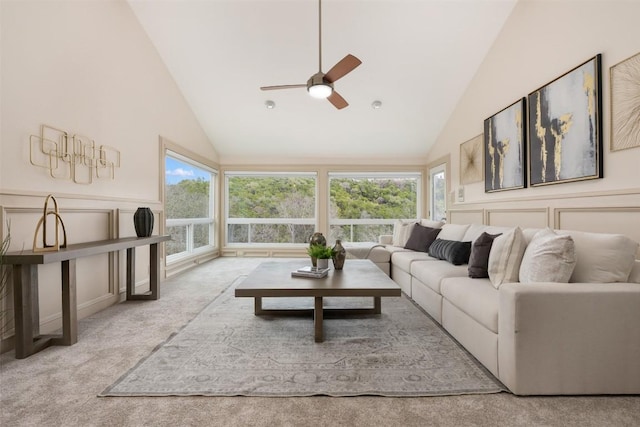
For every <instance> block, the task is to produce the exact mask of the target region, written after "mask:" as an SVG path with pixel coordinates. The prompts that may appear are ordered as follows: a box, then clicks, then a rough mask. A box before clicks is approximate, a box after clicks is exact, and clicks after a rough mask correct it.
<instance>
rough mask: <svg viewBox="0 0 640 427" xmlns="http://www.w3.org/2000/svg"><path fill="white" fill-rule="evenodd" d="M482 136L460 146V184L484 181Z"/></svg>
mask: <svg viewBox="0 0 640 427" xmlns="http://www.w3.org/2000/svg"><path fill="white" fill-rule="evenodd" d="M483 151H484V150H483V149H482V134H480V135H478V136H476V137H474V138H471V139H470V140H468V141H466V142H463V143H462V144H460V184H461V185H466V184H471V183H474V182H480V181H482V179H483V176H484V175H483V172H482V166H483V160H482V154H483Z"/></svg>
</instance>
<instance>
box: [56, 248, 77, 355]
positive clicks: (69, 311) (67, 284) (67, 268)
mask: <svg viewBox="0 0 640 427" xmlns="http://www.w3.org/2000/svg"><path fill="white" fill-rule="evenodd" d="M77 342H78V301H77V296H76V260H75V259H70V260H68V261H62V340H61V342H60V343H61V344H62V345H73V344H75V343H77Z"/></svg>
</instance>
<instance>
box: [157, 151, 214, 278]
mask: <svg viewBox="0 0 640 427" xmlns="http://www.w3.org/2000/svg"><path fill="white" fill-rule="evenodd" d="M181 151H182V152H181ZM163 154H164V155H163V158H162V163H163V170H164V173H163V182H162V187H163V206H164V210H165V215H164V230H165V233H167V229H168V228H169V227H180V226H185V227H187V230H186V233H187V236H186V246H187V248H186V250H185V251H182V252H178V253H175V254H171V255H169V254H167V255H166V256H165V263H166V265H167V267H171V266H172V265H175V264H178V263H180V262H182V261H184V260H188V259H191V258H196V257H201V256H204V255H207V254H210V253H212V252H215V251H217V250H218V248H219V245H218V239H217V225H218V221H217V215H216V209H217V198H216V197H217V187H218V175H219V172H218V169H217V168H215V167H213V166H211V165H209V164H206V163H203V162H202V161H199V160H197V159H195V158H193V157H196V156H195V155H190V154H185V152H184V150H180V149H179V148H177V147H171V148H170V147H165V148H164V152H163ZM167 157H170V158H173V159H174V160H177V161H180V162H182V163H186V164H189V165H191V166H193V167H196V168H198V169H200V170H203V171H206V172H209V173H210V174H211V178H210V182H209V206H208V210H209V212H208V214H207V215H208V217H206V218H176V219H171V218H169V217H168V215H167V213H166V202H167V200H166V192H165V191H164V188H165V186H166V182H167V180H166V178H167V177H166V172H167V171H166V160H167ZM200 224H209V244H207V245H203V246H200V247H197V248H193V240H194V239H193V226H194V225H200Z"/></svg>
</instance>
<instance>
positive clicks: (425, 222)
mask: <svg viewBox="0 0 640 427" xmlns="http://www.w3.org/2000/svg"><path fill="white" fill-rule="evenodd" d="M420 225H421V226H423V227H431V228H442V226H443V225H444V222H442V221H434V220H432V219H427V218H422V219H421V220H420Z"/></svg>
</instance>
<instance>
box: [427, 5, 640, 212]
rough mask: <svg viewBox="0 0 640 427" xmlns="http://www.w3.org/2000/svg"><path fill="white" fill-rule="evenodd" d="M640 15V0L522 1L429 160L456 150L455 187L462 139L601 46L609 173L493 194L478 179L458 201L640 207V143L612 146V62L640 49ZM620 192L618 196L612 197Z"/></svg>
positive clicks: (606, 167)
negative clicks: (631, 146)
mask: <svg viewBox="0 0 640 427" xmlns="http://www.w3.org/2000/svg"><path fill="white" fill-rule="evenodd" d="M639 16H640V1H624V0H601V1H587V0H584V1H572V0H520V1H519V3H518V4H517V5H516V7H515V8H514V10H513V12H512V15H511V16H510V18H509V19H508V21H507V23H506V25H505V27H504V28H503V30H502V32H501V33H500V34H499V36H498V38H497V39H496V41H495V44H494V45H493V47H492V48H491V50H490V51H489V53H488V55H487V57H486V58H485V60H484V62H483V64H482V65H481V67H480V68H479V69H478V72H477V74H476V76H475V77H474V79H473V80H472V82H471V84H470V85H469V87H468V88H467V90H466V92H465V94H464V96H463V97H462V99H461V100H460V101H459V103H458V105H457V107H456V108H455V111H454V113H453V114H452V115H451V117H450V118H449V120H448V122H447V124H446V125H445V127H444V129H443V131H442V133H441V134H440V136H439V137H438V140H437V141H436V143H435V145H434V146H433V148H432V149H431V151H430V152H429V155H428V158H429V161H432V160H433V159H437V158H438V157H441V156H443V155H445V154H448V153H450V154H451V163H452V164H451V168H452V174H451V178H452V188H453V189H457V188H458V187H459V186H460V184H459V182H460V180H459V152H460V144H461V143H462V142H464V141H467V140H469V139H471V138H473V137H475V136H476V135H479V134H481V133H482V129H483V121H484V119H486V118H487V117H490V116H491V115H493V114H495V113H497V112H498V111H500V110H502V109H503V108H505V107H507V106H508V105H510V104H512V103H513V102H515V101H517V100H518V99H519V98H521V97H523V96H524V97H526V96H527V95H528V94H529V93H530V92H532V91H534V90H536V89H538V88H539V87H541V86H543V85H545V84H546V83H548V82H550V81H551V80H553V79H555V78H556V77H559V76H560V75H562V74H564V73H565V72H567V71H569V70H570V69H572V68H574V67H576V66H577V65H579V64H581V63H583V62H585V61H586V60H588V59H590V58H592V57H593V56H595V55H596V54H598V53H601V54H602V83H603V92H602V101H603V102H602V104H603V111H602V113H603V124H604V128H603V136H604V144H603V145H604V153H603V155H604V179H599V180H590V181H582V182H575V183H563V184H557V185H548V186H544V187H536V188H526V189H520V190H512V191H504V192H499V193H491V194H485V193H484V183H483V182H479V183H474V184H470V185H466V186H465V188H464V192H465V198H464V203H456V204H455V205H453V208H467V207H469V208H477V207H487V206H491V207H493V208H495V207H498V206H501V205H500V203H501V202H504V203H505V204H507V205H520V206H521V207H522V206H528V205H531V206H533V205H535V206H544V207H551V208H553V207H554V206H556V205H559V204H564V205H565V206H566V205H567V204H569V205H576V206H610V205H612V204H613V205H617V206H640V201H639V200H640V198H639V196H638V195H639V194H640V148H635V149H629V150H623V151H616V152H611V151H610V149H609V142H610V126H609V123H610V118H609V114H610V113H609V111H610V108H609V106H610V98H609V94H610V92H609V67H611V66H612V65H615V64H616V63H618V62H620V61H622V60H624V59H626V58H628V57H630V56H632V55H633V54H636V53H638V52H640V25H638V17H639ZM638 119H639V120H640V118H638ZM614 193H615V194H618V195H619V197H618V198H617V199H611V197H610V196H611V195H612V194H614ZM583 196H584V197H583ZM567 198H570V199H571V200H573V202H567V201H566V199H567ZM533 199H535V202H528V201H530V200H533ZM563 199H565V200H563ZM505 206H506V205H505ZM639 224H640V220H639ZM551 225H552V224H551Z"/></svg>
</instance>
